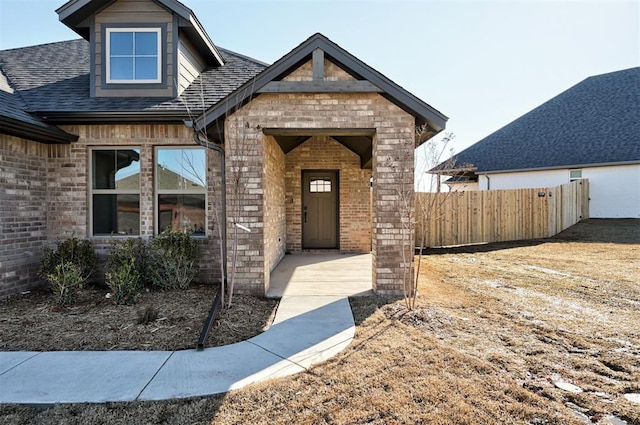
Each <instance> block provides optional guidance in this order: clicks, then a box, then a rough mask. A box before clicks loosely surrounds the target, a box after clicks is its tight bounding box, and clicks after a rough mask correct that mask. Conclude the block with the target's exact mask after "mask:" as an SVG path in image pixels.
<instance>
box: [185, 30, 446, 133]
mask: <svg viewBox="0 0 640 425" xmlns="http://www.w3.org/2000/svg"><path fill="white" fill-rule="evenodd" d="M316 49H320V50H322V51H323V52H324V53H325V55H326V56H325V57H326V58H327V59H329V60H330V61H332V62H334V63H336V64H337V65H338V66H340V67H341V68H342V69H344V70H345V71H347V72H348V73H349V74H351V75H352V76H354V77H355V78H356V79H357V80H366V81H369V82H370V83H372V84H374V85H375V86H376V87H377V88H379V89H380V92H381V93H380V94H381V95H382V96H384V97H385V98H387V99H388V100H389V101H391V102H392V103H394V104H396V105H397V106H399V107H400V108H402V109H403V110H405V111H407V112H408V113H409V114H411V115H413V116H414V117H415V118H416V124H417V125H423V124H427V125H428V126H429V127H430V129H431V130H432V132H433V133H434V134H435V133H438V132H439V131H441V130H443V129H444V127H445V125H446V122H447V120H448V118H447V117H446V116H445V115H444V114H442V113H441V112H439V111H438V110H436V109H435V108H433V107H432V106H430V105H428V104H427V103H425V102H423V101H422V100H420V99H419V98H417V97H416V96H414V95H413V94H411V93H409V92H408V91H407V90H405V89H403V88H402V87H400V86H399V85H397V84H396V83H394V82H393V81H391V80H390V79H389V78H387V77H385V76H384V75H382V74H381V73H379V72H378V71H376V70H375V69H373V68H371V67H370V66H368V65H367V64H365V63H364V62H362V61H361V60H359V59H358V58H356V57H355V56H353V55H352V54H350V53H349V52H347V51H346V50H344V49H343V48H341V47H340V46H338V45H337V44H335V43H334V42H332V41H331V40H329V39H328V38H327V37H325V36H324V35H322V34H320V33H316V34H314V35H312V36H311V37H309V38H308V39H307V40H305V41H304V42H302V43H301V44H300V45H299V46H298V47H296V48H294V49H293V50H292V51H291V52H289V53H287V54H286V55H285V56H283V57H282V58H281V59H279V60H278V61H276V62H275V63H273V64H272V65H271V66H269V67H268V68H266V69H265V70H263V71H262V72H261V73H260V74H259V75H257V76H256V77H255V78H254V79H252V80H250V81H247V82H246V83H245V84H244V85H242V86H240V87H239V88H238V89H237V90H235V91H234V92H233V93H231V94H230V95H229V96H227V97H226V98H225V99H223V100H222V101H220V102H218V103H217V104H216V105H214V106H213V107H211V108H210V109H208V110H207V111H206V113H204V114H203V115H202V116H200V117H199V118H198V119H197V120H196V126H197V127H198V128H205V127H209V126H212V125H213V126H215V125H219V124H220V121H222V120H223V119H224V117H225V115H226V114H227V113H228V112H229V111H233V110H236V109H237V108H239V107H241V106H243V105H244V104H246V103H247V102H248V101H250V100H251V99H252V98H253V97H255V96H256V95H258V94H259V90H260V89H262V88H263V87H264V86H265V85H267V84H268V83H270V82H271V81H278V80H281V79H282V78H284V77H285V76H286V75H288V74H289V73H291V72H292V71H293V70H295V69H297V68H298V67H299V66H301V65H302V64H303V63H305V62H307V61H309V60H310V59H311V57H312V54H313V51H314V50H316ZM219 132H220V131H218V133H219ZM208 133H209V134H215V133H216V132H208Z"/></svg>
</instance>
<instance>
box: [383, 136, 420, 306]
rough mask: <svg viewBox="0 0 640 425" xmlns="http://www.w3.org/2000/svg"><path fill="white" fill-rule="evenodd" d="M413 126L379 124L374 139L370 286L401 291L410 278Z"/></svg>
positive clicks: (397, 292)
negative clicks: (371, 269)
mask: <svg viewBox="0 0 640 425" xmlns="http://www.w3.org/2000/svg"><path fill="white" fill-rule="evenodd" d="M414 144H415V139H414V132H413V127H394V128H380V129H378V133H377V134H376V136H375V138H374V141H373V146H374V147H373V149H374V163H373V286H374V288H373V289H374V290H375V291H376V292H377V293H378V294H395V295H398V294H401V293H402V290H403V284H404V283H403V282H404V281H403V279H405V278H406V279H409V282H412V280H413V251H414V242H413V241H414V223H413V216H414V214H415V212H414V202H413V197H414V193H413V190H414V186H413V184H414Z"/></svg>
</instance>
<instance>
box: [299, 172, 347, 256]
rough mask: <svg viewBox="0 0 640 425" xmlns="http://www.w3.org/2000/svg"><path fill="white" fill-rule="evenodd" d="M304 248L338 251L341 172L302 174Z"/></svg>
mask: <svg viewBox="0 0 640 425" xmlns="http://www.w3.org/2000/svg"><path fill="white" fill-rule="evenodd" d="M302 248H303V249H318V248H334V249H335V248H338V172H337V171H303V172H302Z"/></svg>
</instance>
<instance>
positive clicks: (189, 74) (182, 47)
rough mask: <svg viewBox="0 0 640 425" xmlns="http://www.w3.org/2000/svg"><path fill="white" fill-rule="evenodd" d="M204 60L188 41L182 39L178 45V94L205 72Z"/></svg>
mask: <svg viewBox="0 0 640 425" xmlns="http://www.w3.org/2000/svg"><path fill="white" fill-rule="evenodd" d="M204 68H205V65H204V60H203V59H202V57H201V56H200V55H199V54H198V52H197V50H196V49H195V48H194V47H193V46H192V45H191V43H189V42H188V41H187V40H185V39H183V38H181V39H180V41H179V44H178V94H181V93H182V92H183V91H184V90H186V88H187V87H189V84H191V83H193V81H194V80H195V79H196V78H198V75H200V73H201V72H202V71H204Z"/></svg>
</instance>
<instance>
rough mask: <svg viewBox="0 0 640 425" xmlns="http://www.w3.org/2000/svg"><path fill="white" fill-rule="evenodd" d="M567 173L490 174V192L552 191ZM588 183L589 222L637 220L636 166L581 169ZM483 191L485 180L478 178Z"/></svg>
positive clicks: (639, 178) (639, 177)
mask: <svg viewBox="0 0 640 425" xmlns="http://www.w3.org/2000/svg"><path fill="white" fill-rule="evenodd" d="M569 173H570V170H569V169H561V170H541V171H525V172H519V173H500V174H490V175H489V179H490V181H491V186H490V187H491V189H492V190H493V189H521V188H522V189H524V188H537V187H553V186H559V185H561V184H566V183H569ZM582 178H585V179H589V198H590V202H589V216H590V217H592V218H639V217H640V164H635V165H617V166H608V167H589V168H582ZM479 182H480V189H481V190H486V189H487V181H486V176H484V175H481V176H480V178H479Z"/></svg>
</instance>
